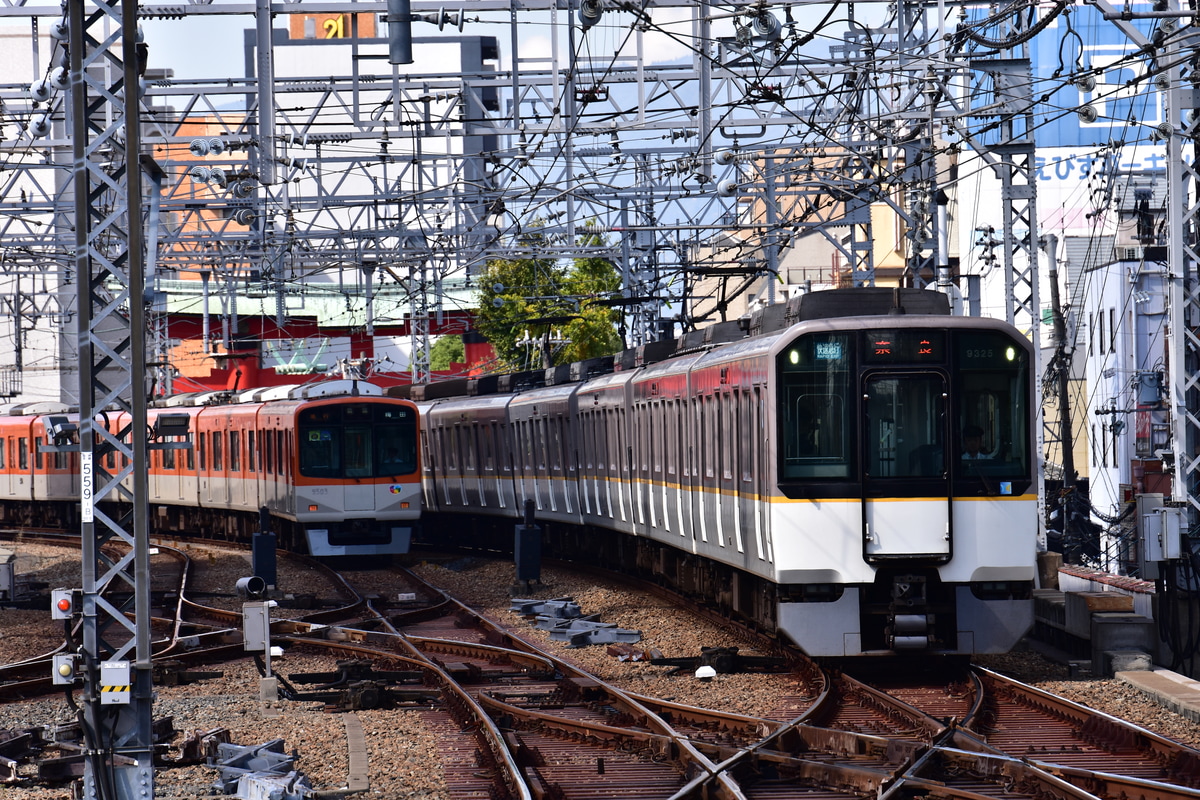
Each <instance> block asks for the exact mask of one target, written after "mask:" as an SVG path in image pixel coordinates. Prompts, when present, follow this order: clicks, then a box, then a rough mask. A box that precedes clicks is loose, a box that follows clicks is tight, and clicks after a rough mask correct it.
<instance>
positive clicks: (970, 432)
mask: <svg viewBox="0 0 1200 800" xmlns="http://www.w3.org/2000/svg"><path fill="white" fill-rule="evenodd" d="M982 448H983V428H980V427H979V426H978V425H968V426H967V427H965V428H963V454H962V457H963V461H975V460H978V459H982V458H991V457H992V456H991V454H989V453H985V452H983V449H982Z"/></svg>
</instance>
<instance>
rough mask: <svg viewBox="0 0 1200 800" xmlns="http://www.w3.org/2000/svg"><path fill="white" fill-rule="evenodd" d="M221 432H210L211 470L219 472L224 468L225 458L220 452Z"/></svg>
mask: <svg viewBox="0 0 1200 800" xmlns="http://www.w3.org/2000/svg"><path fill="white" fill-rule="evenodd" d="M222 438H223V434H222V433H221V431H213V434H212V468H213V472H219V471H221V470H222V469H224V466H225V459H224V458H223V453H222V452H221V439H222Z"/></svg>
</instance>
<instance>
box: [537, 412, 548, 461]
mask: <svg viewBox="0 0 1200 800" xmlns="http://www.w3.org/2000/svg"><path fill="white" fill-rule="evenodd" d="M546 423H547V420H546V418H545V417H542V418H541V419H539V420H535V421H534V435H535V436H536V437H537V455H538V465H537V466H538V469H539V470H542V471H543V472H544V471H545V470H546V468H547V466H548V465H549V464H550V441H549V440H550V437H549V436H548V434H547V431H546Z"/></svg>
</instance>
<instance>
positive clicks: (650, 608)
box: [0, 558, 1200, 800]
mask: <svg viewBox="0 0 1200 800" xmlns="http://www.w3.org/2000/svg"><path fill="white" fill-rule="evenodd" d="M218 561H226V560H225V559H216V560H214V562H213V563H210V564H209V565H208V568H207V569H206V570H204V571H202V572H204V573H205V577H204V579H203V580H204V585H205V588H206V589H207V590H208V591H213V592H218V593H220V594H224V593H225V591H224V590H225V589H226V583H227V578H228V577H229V576H221V575H218V574H217V573H218V572H222V571H223V570H219V569H217V567H218V563H217V562H218ZM244 564H245V562H244V560H240V559H232V558H231V559H228V560H227V563H223V564H220V565H219V566H221V567H227V568H228V570H229V572H230V574H231V575H232V573H233V572H239V571H241V570H242V569H243V568H244ZM281 565H282V562H281ZM71 568H72V569H74V570H77V569H78V562H77V561H74V562H73V563H72V564H71ZM64 569H65V568H64ZM416 570H417V571H418V572H419V573H421V574H422V576H423V577H425V578H426V579H427V580H429V581H430V582H431V583H434V584H435V585H438V586H441V587H443V588H444V589H446V590H447V591H449V592H450V593H451V594H454V595H456V596H458V597H460V598H461V599H463V600H464V601H466V602H469V603H470V604H471V605H473V606H474V607H476V608H477V609H479V610H480V611H482V612H483V613H485V614H486V615H488V616H490V617H492V618H493V619H496V620H497V621H499V622H500V623H501V624H503V625H506V626H508V627H510V628H512V629H513V630H514V631H516V632H520V633H522V634H524V635H527V636H528V637H530V638H531V639H534V640H535V641H537V642H538V643H539V646H540V647H542V648H543V649H545V650H547V651H549V652H551V653H553V654H555V655H556V656H559V657H562V658H564V659H566V660H568V661H572V662H575V663H577V664H579V665H581V666H582V667H583V668H584V669H587V670H588V671H590V672H593V673H595V674H597V675H599V676H601V677H603V678H605V679H606V680H610V681H612V682H613V683H615V684H617V685H618V686H621V687H622V688H625V689H628V690H630V691H636V692H640V693H643V694H648V695H652V696H657V697H664V698H672V699H675V700H676V701H678V702H684V703H689V704H693V705H698V706H705V707H711V708H717V709H724V710H730V711H737V712H739V713H743V714H753V715H759V716H765V715H768V714H770V713H771V711H772V709H773V708H775V707H776V706H777V704H778V701H779V698H780V697H781V696H783V695H785V694H787V693H789V692H795V691H796V689H797V687H798V683H797V681H796V680H795V679H794V678H792V677H791V676H787V675H765V676H764V675H720V676H717V678H715V679H714V680H712V681H711V682H707V683H704V682H700V681H698V680H696V679H694V678H693V677H692V676H690V675H686V674H684V675H675V676H672V675H669V674H668V672H669V670H668V669H667V668H665V667H656V666H653V665H650V664H646V663H644V662H620V661H618V660H617V659H615V658H613V657H612V656H609V655H607V653H606V652H605V648H604V647H603V646H592V647H585V648H569V647H568V646H567V645H565V644H564V643H561V642H554V641H551V640H550V639H549V637H548V635H547V634H545V633H544V632H541V631H537V630H536V629H534V628H532V627H531V626H530V624H529V622H528V621H527V620H524V619H522V618H521V617H519V616H518V615H516V614H513V613H511V612H510V611H508V608H509V605H510V596H509V586H510V584H511V580H512V575H513V572H512V565H511V563H509V562H500V561H497V562H491V561H482V560H464V561H460V562H455V563H453V564H452V565H450V566H449V567H448V566H439V565H436V564H433V563H423V564H419V565H417V567H416ZM346 575H347V577H348V578H349V580H350V581H351V582H352V583H354V584H356V585H358V586H360V587H362V589H363V590H366V591H372V592H378V593H380V594H386V593H387V591H388V588H389V586H391V585H392V583H391V582H392V581H394V580H395V579H394V578H392V577H389V576H388V575H387V574H386V573H384V572H383V571H362V572H347V573H346ZM75 576H77V572H75V573H71V572H64V574H63V577H64V579H65V580H64V581H62V582H59V583H57V584H53V583H52V585H72V584H73V583H74V582H75V581H74V580H73V578H75ZM543 580H544V585H543V586H542V587H541V588H540V589H539V590H538V591H537V592H535V593H534V594H533V596H535V597H540V598H550V597H561V596H570V597H573V598H574V599H575V600H576V601H577V602H578V603H579V604H580V606H581V607H582V609H583V611H584V613H586V614H599V615H600V619H602V620H603V621H605V622H611V623H615V624H616V625H618V626H620V627H623V628H632V629H638V630H641V631H642V632H643V640H642V642H641V643H640V644H639V645H638V646H639V647H655V648H658V649H659V650H661V651H662V652H663V654H664V655H665V656H667V657H674V656H694V655H696V654H698V653H699V650H700V647H702V646H742V647H743V652H746V651H745V646H744V645H743V644H742V643H740V642H738V641H735V640H733V639H731V638H730V637H729V636H728V635H727V634H725V633H724V632H721V631H719V630H717V629H715V628H713V627H710V626H708V625H706V624H703V623H701V624H697V623H696V621H695V620H694V619H692V618H691V617H690V616H688V615H686V614H685V613H682V612H679V611H677V610H675V609H672V608H670V607H669V606H667V605H666V604H665V603H664V602H663V601H660V600H658V599H657V598H655V597H652V596H649V595H643V594H631V593H630V592H629V591H627V590H624V589H617V588H613V587H606V586H600V585H597V584H596V582H595V581H594V580H593V579H591V578H586V577H579V576H575V575H571V574H568V573H566V572H562V571H560V570H558V569H556V568H544V569H543ZM286 581H287V584H286V585H285V583H284V579H281V588H283V589H284V590H286V591H292V592H297V593H300V592H315V593H327V592H328V587H327V586H325V585H324V582H323V581H319V580H317V579H316V578H315V576H306V575H305V574H304V572H303V571H301V570H295V571H291V572H289V574H288V576H287V578H286ZM229 585H231V584H229ZM47 617H48V614H47V613H45V612H14V611H11V610H9V611H0V635H2V636H3V638H0V643H3V644H4V645H5V649H4V651H3V656H2V658H3V660H4V661H12V660H15V659H14V658H13V656H12V655H11V653H12V652H15V651H13V650H11V649H10V648H9V647H8V645H9V644H12V643H16V642H29V643H30V644H29V650H30V655H33V654H36V653H44V652H47V650H49V649H52V647H53V646H56V645H57V644H58V643H60V642H61V638H60V637H59V636H55V635H54V633H53V631H56V630H57V628H56V627H51V628H50V629H49V630H47V628H48V626H47V625H46V621H47ZM333 661H334V659H332V658H328V657H324V656H314V655H305V654H299V653H297V652H295V651H290V652H289V653H288V654H287V655H286V656H284V658H282V659H279V660H278V661H276V662H275V666H276V668H277V670H278V671H279V672H280V673H282V674H284V675H288V674H292V673H298V672H309V671H318V670H322V671H323V670H329V669H332V667H333ZM980 661H981V663H983V665H984V666H987V667H989V668H991V669H994V670H996V671H998V672H1002V673H1005V674H1009V675H1013V676H1014V677H1017V678H1018V679H1021V680H1025V681H1027V682H1031V683H1033V684H1034V685H1037V686H1039V687H1041V688H1043V689H1046V690H1048V691H1051V692H1054V693H1056V694H1059V695H1062V696H1064V697H1067V698H1070V699H1072V700H1075V701H1076V702H1080V703H1084V704H1086V705H1089V706H1092V707H1094V708H1097V709H1100V710H1102V711H1105V712H1107V713H1110V714H1113V715H1115V716H1120V717H1122V718H1125V719H1129V720H1130V721H1132V722H1135V723H1137V724H1140V725H1143V726H1145V727H1146V728H1148V729H1150V730H1152V731H1154V732H1156V733H1159V734H1161V735H1164V736H1167V737H1170V738H1173V739H1176V740H1178V741H1181V742H1185V743H1187V744H1190V745H1192V746H1200V726H1197V725H1196V724H1195V723H1192V722H1190V721H1188V720H1186V719H1184V718H1182V717H1180V716H1178V715H1176V714H1174V713H1172V712H1170V711H1168V710H1166V709H1164V708H1162V707H1161V706H1159V705H1157V704H1156V703H1154V702H1153V701H1151V700H1149V699H1147V698H1145V697H1144V696H1143V695H1141V694H1140V693H1138V692H1137V691H1136V690H1134V689H1132V688H1131V687H1129V686H1126V685H1125V684H1122V683H1120V682H1119V681H1113V680H1069V679H1068V676H1067V672H1066V670H1065V668H1063V667H1061V666H1059V665H1056V664H1053V663H1051V662H1048V661H1046V660H1045V659H1043V658H1042V657H1041V656H1039V655H1038V654H1036V653H1033V652H1028V651H1022V652H1016V653H1011V654H1009V655H1006V656H996V657H989V658H986V659H981V660H980ZM221 669H223V670H224V676H223V677H222V678H220V679H214V680H208V681H203V682H200V683H196V684H193V685H191V686H183V687H160V688H159V690H158V695H157V701H156V703H155V716H156V717H162V716H173V717H174V720H175V727H176V728H178V729H179V730H181V731H184V732H191V731H193V730H197V729H200V730H208V729H211V728H214V727H226V728H229V729H230V731H231V733H232V740H233V741H234V742H235V743H238V744H245V745H250V744H261V743H263V742H265V741H268V740H270V739H274V738H282V739H284V741H285V745H286V747H287V749H288V750H289V751H292V750H295V751H298V752H299V754H300V757H301V758H300V762H299V768H300V769H301V770H303V771H304V772H305V773H306V774H307V775H308V776H309V777H310V778H311V780H312V782H313V785H314V787H315V788H318V789H335V788H338V787H341V786H344V785H345V780H346V770H347V753H346V744H345V742H346V739H345V729H344V722H343V720H342V717H341V716H340V715H336V714H326V713H324V712H323V711H322V710H321V709H320V708H319V707H318V706H316V705H315V704H302V705H301V704H290V705H288V706H286V707H285V713H284V715H283V716H282V717H281V718H279V719H275V720H272V719H264V718H262V716H261V714H260V712H259V710H258V702H257V687H258V674H257V672H256V670H255V668H254V666H253V664H252V663H251V662H250V661H249V660H248V659H247V660H242V661H238V662H234V663H231V664H226V665H223V666H222V667H221ZM358 716H359V718H360V719H361V720H362V724H363V728H364V729H365V731H366V738H367V743H368V748H369V753H368V757H369V763H370V768H371V789H370V791H369V792H368V793H367V795H365V796H370V797H374V798H444V797H447V792H446V788H445V785H444V783H443V782H442V780H441V776H440V775H438V774H437V770H436V768H431V765H435V764H437V763H438V760H437V748H436V743H435V741H434V740H433V737H432V736H431V735H430V734H429V732H428V731H427V730H426V728H425V725H424V724H423V721H422V720H421V718H420V716H419V712H414V711H373V712H358ZM68 718H69V710H68V708H67V706H66V703H65V702H64V701H63V700H62V698H61V697H53V698H44V699H40V700H31V701H23V702H15V703H8V704H5V705H2V706H0V728H10V729H19V728H25V727H30V726H33V725H50V724H53V723H55V722H62V721H66V720H67V719H68ZM27 769H28V768H27ZM215 778H216V773H215V771H214V770H212V769H210V768H207V767H203V766H196V767H187V768H181V769H172V770H163V771H160V773H159V774H158V776H157V777H156V781H155V786H156V796H158V797H161V798H176V797H178V798H185V797H187V798H192V797H199V796H205V795H209V794H211V785H212V782H213V781H214V780H215ZM3 794H4V797H5V800H45V799H47V798H64V797H66V796H68V794H69V792H68V790H67V789H66V788H65V787H57V788H28V787H22V786H10V787H6V788H5V789H4V790H3Z"/></svg>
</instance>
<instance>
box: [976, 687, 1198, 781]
mask: <svg viewBox="0 0 1200 800" xmlns="http://www.w3.org/2000/svg"><path fill="white" fill-rule="evenodd" d="M975 670H976V672H977V674H978V675H979V678H980V681H981V683H982V685H983V687H984V689H985V690H986V698H985V701H984V702H983V703H981V704H980V706H979V710H978V711H977V712H976V713H975V714H974V715H972V717H971V718H970V719H968V720H965V721H964V727H966V728H968V729H969V730H971V731H973V732H975V733H977V734H978V735H980V736H981V737H982V738H983V739H984V740H985V741H986V742H987V743H988V745H989V746H991V747H994V748H997V749H999V750H1001V751H1003V752H1005V753H1007V754H1008V755H1010V756H1013V757H1016V758H1023V759H1026V760H1028V761H1031V762H1035V763H1039V764H1040V763H1044V764H1054V765H1057V766H1061V767H1073V768H1077V769H1081V770H1087V771H1093V772H1120V773H1121V774H1124V775H1126V776H1128V777H1131V778H1138V779H1143V780H1150V781H1160V780H1170V781H1172V782H1174V783H1177V784H1179V785H1181V786H1191V787H1195V786H1198V785H1200V752H1198V751H1196V750H1194V749H1193V748H1190V747H1187V746H1186V745H1183V744H1180V743H1179V742H1175V741H1173V740H1171V739H1168V738H1166V737H1165V736H1160V735H1158V734H1156V733H1153V732H1151V731H1148V730H1146V729H1145V728H1141V727H1138V726H1137V725H1134V724H1133V723H1130V722H1126V721H1125V720H1121V719H1117V718H1116V717H1112V716H1109V715H1108V714H1104V713H1101V712H1099V711H1096V710H1095V709H1091V708H1088V707H1086V706H1083V705H1080V704H1078V703H1073V702H1071V701H1070V700H1066V699H1064V698H1062V697H1058V696H1057V695H1053V694H1050V693H1049V692H1043V691H1041V690H1039V689H1035V688H1034V687H1032V686H1027V685H1025V684H1023V683H1020V682H1018V681H1015V680H1012V679H1011V678H1006V677H1004V676H1003V675H1000V674H998V673H995V672H991V671H990V670H985V669H982V668H978V667H976V668H975Z"/></svg>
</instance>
